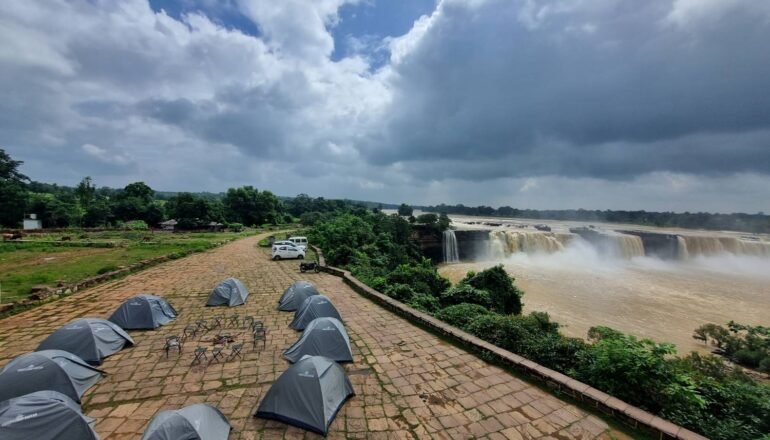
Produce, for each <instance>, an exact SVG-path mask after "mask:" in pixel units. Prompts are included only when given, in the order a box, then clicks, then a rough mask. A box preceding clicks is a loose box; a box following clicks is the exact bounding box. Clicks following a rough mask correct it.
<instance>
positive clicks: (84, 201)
mask: <svg viewBox="0 0 770 440" xmlns="http://www.w3.org/2000/svg"><path fill="white" fill-rule="evenodd" d="M75 195H76V196H77V198H78V201H79V202H80V206H82V207H83V208H86V209H87V208H88V207H89V206H91V203H92V202H93V201H94V197H96V186H94V183H93V181H92V180H91V176H86V177H84V178H83V180H81V181H80V183H78V186H77V187H76V188H75Z"/></svg>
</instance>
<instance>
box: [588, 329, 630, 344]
mask: <svg viewBox="0 0 770 440" xmlns="http://www.w3.org/2000/svg"><path fill="white" fill-rule="evenodd" d="M623 336H624V335H623V333H621V332H619V331H617V330H615V329H614V328H610V327H605V326H602V325H598V326H595V327H591V328H590V329H588V339H590V340H592V341H601V340H602V339H609V338H622V337H623Z"/></svg>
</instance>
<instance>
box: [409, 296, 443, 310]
mask: <svg viewBox="0 0 770 440" xmlns="http://www.w3.org/2000/svg"><path fill="white" fill-rule="evenodd" d="M406 304H407V305H408V306H409V307H412V308H414V309H417V310H419V311H421V312H425V313H435V312H436V311H438V310H439V309H440V308H441V304H440V303H439V302H438V298H436V297H435V296H431V295H426V294H424V293H415V294H414V296H412V299H411V300H409V302H408V303H406Z"/></svg>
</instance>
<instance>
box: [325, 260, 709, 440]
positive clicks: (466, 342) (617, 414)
mask: <svg viewBox="0 0 770 440" xmlns="http://www.w3.org/2000/svg"><path fill="white" fill-rule="evenodd" d="M313 249H315V251H316V254H317V255H318V263H319V265H320V266H321V270H322V271H324V272H327V273H329V274H332V275H335V276H338V277H341V278H342V279H343V280H344V281H345V283H346V284H348V285H349V286H350V287H351V288H352V289H353V290H355V291H356V292H358V293H359V294H361V295H363V296H365V297H366V298H368V299H370V300H372V301H374V302H375V303H377V304H379V305H380V306H382V307H385V308H386V309H388V310H390V311H392V312H394V313H396V314H397V315H399V316H402V317H404V318H406V319H407V320H409V321H411V322H413V323H415V324H417V325H419V326H421V327H423V328H426V329H428V330H430V331H432V332H434V333H436V334H439V335H441V336H443V337H446V338H449V339H452V340H453V341H455V342H457V343H459V344H461V345H462V346H464V347H466V348H470V349H471V350H473V351H475V352H476V353H479V354H483V355H484V356H485V357H488V358H491V359H493V360H494V361H495V362H496V363H498V364H501V365H504V366H506V367H508V368H511V369H513V370H514V371H516V372H518V373H521V374H523V375H524V376H527V377H529V378H532V379H535V380H537V381H538V382H541V383H543V384H545V385H547V386H548V387H549V388H551V389H553V390H555V391H556V392H558V393H564V394H566V395H568V396H570V397H572V398H574V399H576V400H578V401H580V402H583V404H585V405H587V406H589V407H593V408H597V409H599V410H600V411H602V412H603V413H605V414H607V415H609V416H612V417H614V418H616V419H618V420H620V421H622V422H624V423H625V424H627V425H629V426H630V427H632V428H634V429H638V430H640V431H646V432H648V433H650V434H652V435H653V436H654V437H655V438H656V439H660V440H669V439H682V440H708V439H706V437H703V436H701V435H700V434H697V433H695V432H692V431H690V430H688V429H686V428H683V427H681V426H679V425H675V424H674V423H671V422H669V421H668V420H665V419H662V418H660V417H658V416H656V415H654V414H651V413H649V412H647V411H644V410H642V409H640V408H637V407H635V406H632V405H629V404H628V403H626V402H624V401H622V400H620V399H617V398H615V397H612V396H610V395H609V394H607V393H605V392H603V391H600V390H598V389H596V388H593V387H591V386H589V385H587V384H584V383H582V382H580V381H577V380H575V379H572V378H570V377H569V376H566V375H564V374H562V373H559V372H558V371H554V370H552V369H550V368H546V367H544V366H542V365H540V364H538V363H535V362H532V361H531V360H529V359H527V358H524V357H522V356H519V355H517V354H515V353H512V352H510V351H508V350H504V349H502V348H500V347H497V346H496V345H493V344H490V343H489V342H487V341H484V340H482V339H479V338H477V337H476V336H473V335H471V334H470V333H467V332H464V331H462V330H460V329H458V328H457V327H453V326H451V325H449V324H447V323H445V322H443V321H440V320H438V319H436V318H434V317H433V316H431V315H428V314H426V313H422V312H420V311H418V310H415V309H413V308H411V307H409V306H407V305H406V304H404V303H402V302H400V301H396V300H395V299H393V298H391V297H389V296H387V295H385V294H382V293H380V292H378V291H376V290H374V289H372V288H371V287H369V286H367V285H366V284H364V283H362V282H361V281H359V280H358V279H357V278H356V277H354V276H353V275H352V274H351V273H350V272H348V271H346V270H344V269H338V268H336V267H331V266H327V265H326V260H325V259H324V257H323V253H322V252H321V250H320V249H318V248H316V247H315V246H313Z"/></svg>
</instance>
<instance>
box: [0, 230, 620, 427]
mask: <svg viewBox="0 0 770 440" xmlns="http://www.w3.org/2000/svg"><path fill="white" fill-rule="evenodd" d="M259 238H260V237H251V238H247V239H243V240H239V241H236V242H233V243H230V244H227V245H225V246H223V247H221V248H218V249H215V250H212V251H209V252H206V253H202V254H195V255H193V256H190V257H187V258H184V259H180V260H176V261H172V262H169V263H166V264H163V265H160V266H156V267H154V268H151V269H148V270H146V271H143V272H140V273H137V274H134V275H131V276H129V277H126V278H124V279H121V280H118V281H114V282H111V283H108V284H104V285H101V286H98V287H95V288H93V289H89V290H86V291H82V292H78V293H77V294H75V295H72V296H70V297H67V298H65V299H62V300H59V301H57V302H54V303H50V304H46V305H44V306H41V307H38V308H36V309H33V310H30V311H27V312H25V313H22V314H19V315H16V316H12V317H10V318H6V319H3V320H0V365H4V364H5V363H6V362H7V361H8V360H9V359H11V358H13V357H14V356H17V355H19V354H22V353H25V352H27V351H31V350H34V349H35V348H36V347H37V345H38V343H39V342H40V341H41V340H42V339H44V338H45V337H46V336H47V335H48V334H50V333H51V332H52V331H54V330H55V329H57V328H58V327H60V326H61V325H63V324H65V323H67V322H68V321H70V320H72V319H75V318H79V317H86V316H90V317H102V318H107V317H108V316H109V315H110V314H111V313H112V311H113V310H114V309H115V308H116V307H117V306H118V305H119V304H120V303H121V302H122V301H123V300H124V299H125V298H127V297H130V296H132V295H135V294H137V293H140V292H149V293H155V294H159V295H162V296H164V297H166V298H167V299H168V300H169V301H170V302H171V303H172V304H173V305H174V307H176V308H177V309H178V310H179V311H180V312H181V314H180V317H179V318H178V319H177V320H176V321H175V322H173V323H172V324H170V325H168V326H165V327H162V328H160V329H158V330H156V331H133V332H130V333H131V336H132V337H133V338H134V339H135V341H136V346H134V347H131V348H128V349H125V350H123V351H121V352H120V353H118V354H115V355H113V356H112V357H110V358H108V359H106V360H105V362H104V364H102V366H101V368H102V369H103V370H105V371H107V372H108V373H109V375H108V376H107V377H106V378H105V379H104V380H102V381H101V382H99V383H98V384H97V385H96V386H94V387H93V388H91V389H90V390H89V391H88V392H87V393H86V395H85V396H84V397H83V402H84V410H85V411H86V413H87V414H88V415H89V416H91V417H94V418H96V419H97V423H96V431H97V432H98V433H99V435H100V436H101V437H102V438H103V439H138V438H140V437H141V433H142V432H143V431H144V428H145V427H146V425H147V423H148V422H149V420H150V419H151V418H152V417H153V416H154V415H155V414H156V413H157V412H158V411H160V410H164V409H173V408H178V407H181V406H184V405H189V404H192V403H197V402H208V403H211V404H213V405H215V406H217V407H218V408H219V409H220V410H222V412H223V413H224V414H225V415H226V416H227V417H228V418H229V419H230V422H231V423H232V425H233V431H232V433H231V435H230V439H257V438H263V439H281V438H291V439H295V438H296V439H299V438H319V436H317V435H315V434H310V433H306V432H305V431H302V430H300V429H297V428H293V427H289V426H287V425H284V424H282V423H278V422H273V421H265V420H261V419H256V418H254V417H252V415H253V413H254V411H255V409H256V407H257V405H258V403H259V401H260V400H261V398H262V396H263V395H264V394H265V392H266V391H267V390H268V389H269V387H270V385H271V383H272V382H273V381H274V380H275V378H276V377H278V375H280V374H281V373H282V372H283V371H284V370H285V369H286V368H287V367H288V366H289V364H288V363H287V362H286V361H285V360H283V358H281V353H282V352H283V350H284V349H285V348H287V347H288V346H289V345H291V344H292V343H293V342H294V341H296V339H297V338H298V337H299V333H298V332H295V331H294V330H291V329H290V328H289V327H288V324H289V322H290V321H291V318H292V315H293V314H292V313H287V312H278V311H276V310H275V306H276V303H277V300H278V297H279V296H280V295H281V293H282V292H283V290H284V289H285V288H286V287H288V286H289V285H290V284H291V283H292V282H294V281H297V280H301V279H306V280H308V281H311V282H313V283H315V284H316V285H317V286H318V288H319V289H320V290H321V291H322V292H323V293H325V294H326V295H327V296H329V297H330V298H331V299H332V301H333V302H334V303H335V305H336V306H337V308H338V309H339V311H340V313H341V315H342V317H343V319H344V321H345V326H346V328H347V331H348V334H349V335H350V339H351V344H352V346H353V350H354V360H355V361H354V363H352V364H348V365H346V366H345V368H346V369H347V371H348V374H349V375H350V379H351V381H352V383H353V385H354V388H355V391H356V396H355V397H354V398H352V399H351V400H349V401H348V402H347V404H346V405H345V407H344V408H343V409H342V410H341V411H340V412H339V414H338V415H337V418H336V420H335V421H334V423H333V424H332V427H331V429H330V434H329V438H375V439H377V438H383V439H385V438H394V439H408V438H419V439H423V438H437V439H468V438H489V439H505V438H508V439H528V438H553V439H593V438H600V439H611V438H625V436H624V435H623V434H622V433H619V432H616V431H612V430H611V429H609V428H608V426H607V424H606V423H605V422H604V421H603V420H601V419H599V418H597V417H596V416H593V415H590V414H587V413H586V412H584V411H582V410H580V409H579V408H576V407H575V406H573V405H570V404H567V403H565V402H563V401H561V400H559V399H558V398H556V397H554V396H551V395H550V394H548V393H546V392H544V391H541V390H540V389H539V388H537V387H534V386H532V385H531V384H529V383H527V382H524V381H522V380H521V379H518V378H517V377H515V376H513V375H511V374H508V373H507V372H505V371H504V370H502V369H500V368H497V367H494V366H491V365H489V364H487V363H486V362H484V361H482V360H480V359H479V358H477V357H476V356H474V355H471V354H469V353H467V352H465V351H463V350H462V349H459V348H457V347H455V346H453V345H451V344H448V343H446V342H444V341H442V340H441V339H439V338H438V337H436V336H434V335H432V334H431V333H428V332H426V331H424V330H422V329H420V328H418V327H415V326H413V325H411V324H410V323H409V322H408V321H406V320H404V319H402V318H400V317H397V316H395V315H393V314H392V313H390V312H388V311H386V310H385V309H383V308H380V307H379V306H377V305H375V304H374V303H372V302H370V301H369V300H367V299H365V298H363V297H361V296H359V295H358V294H356V293H355V292H353V291H352V290H351V289H350V288H348V287H347V286H346V285H345V284H344V283H343V282H342V280H341V279H340V278H337V277H333V276H331V275H327V274H315V273H310V274H301V273H300V272H299V270H298V262H296V261H291V262H289V261H281V262H273V261H271V260H270V259H269V254H268V251H267V250H266V249H260V248H258V247H256V243H257V241H258V239H259ZM228 276H234V277H236V278H239V279H241V280H242V281H243V282H244V283H245V284H246V286H247V287H248V288H249V290H250V291H251V295H250V296H249V298H248V300H247V302H246V305H245V306H241V307H237V308H231V309H227V308H221V307H217V308H206V307H204V304H205V302H206V299H207V297H208V293H209V292H210V291H211V289H212V288H213V287H214V286H215V285H216V284H217V283H218V282H219V281H220V280H222V279H224V278H226V277H228ZM233 313H238V314H240V315H241V316H243V315H253V316H255V317H257V319H261V320H262V321H263V322H265V324H266V326H267V328H268V329H269V335H268V341H267V344H266V348H265V349H257V350H254V349H253V348H252V346H251V344H248V345H247V346H246V347H245V355H244V356H243V359H242V360H241V359H237V360H234V361H230V362H223V363H211V364H209V365H207V366H191V362H192V359H193V353H192V352H193V349H194V348H195V346H196V345H198V344H201V345H209V346H210V345H211V343H210V342H208V341H207V340H208V339H210V338H211V337H212V336H213V335H214V334H215V333H216V332H215V331H213V332H208V333H207V334H205V335H203V336H199V337H198V338H196V339H198V340H188V341H187V342H186V344H185V347H184V353H182V354H181V355H177V354H175V353H173V352H172V353H171V355H170V356H169V357H168V358H166V355H165V353H164V351H163V346H164V343H165V337H166V336H168V335H180V336H181V334H182V332H183V329H184V327H185V326H187V325H188V324H190V323H193V322H195V321H196V320H197V319H199V318H201V317H203V318H211V317H213V316H214V315H219V314H225V315H227V316H230V315H232V314H233ZM228 331H229V332H231V333H232V334H233V335H234V336H236V338H238V339H241V338H242V339H247V336H248V335H247V333H246V331H245V330H242V329H228ZM259 348H261V347H259Z"/></svg>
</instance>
